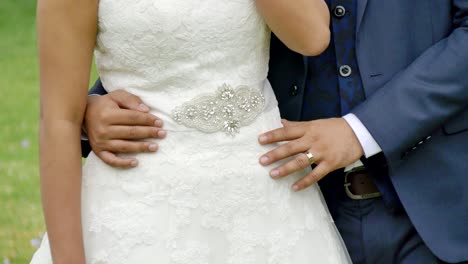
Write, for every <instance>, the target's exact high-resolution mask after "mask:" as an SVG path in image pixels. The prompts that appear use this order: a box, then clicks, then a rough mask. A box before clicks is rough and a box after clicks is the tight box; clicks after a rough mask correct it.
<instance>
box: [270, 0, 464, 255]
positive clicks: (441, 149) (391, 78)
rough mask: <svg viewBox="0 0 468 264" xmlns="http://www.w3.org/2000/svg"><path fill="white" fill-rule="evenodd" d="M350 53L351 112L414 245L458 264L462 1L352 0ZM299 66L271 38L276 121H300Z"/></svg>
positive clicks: (461, 197) (461, 228) (299, 61)
mask: <svg viewBox="0 0 468 264" xmlns="http://www.w3.org/2000/svg"><path fill="white" fill-rule="evenodd" d="M356 53H357V54H356V55H357V58H358V63H359V70H360V73H361V77H362V81H363V86H364V90H365V95H366V100H365V101H364V102H363V103H361V104H360V105H359V106H357V107H356V108H355V109H353V110H352V113H354V114H355V115H356V116H357V117H358V118H359V119H360V120H361V121H362V122H363V124H364V125H365V126H366V128H367V129H368V130H369V132H370V133H371V134H372V135H373V137H374V138H375V140H376V141H377V143H378V144H379V145H380V147H381V148H382V150H383V153H384V155H385V157H386V162H387V168H388V173H389V176H390V178H391V181H392V183H393V185H394V186H395V189H396V191H397V194H398V196H399V198H400V200H401V202H402V204H403V206H404V208H405V209H406V211H407V213H408V215H409V217H410V219H411V221H412V222H413V224H414V225H415V227H416V229H417V231H418V232H419V234H420V235H421V237H422V238H423V240H424V242H425V243H426V244H427V245H428V247H429V248H430V249H431V250H432V251H433V253H434V254H436V255H437V256H438V257H439V258H441V259H442V260H445V261H448V262H459V261H468V0H453V1H447V0H411V1H408V0H391V1H390V0H389V1H385V0H374V1H372V0H360V1H358V12H357V28H356ZM306 67H307V65H306V64H305V63H304V59H303V57H302V56H301V55H299V54H296V53H294V52H292V51H290V50H288V49H287V48H286V47H285V46H284V45H283V44H282V43H281V42H280V41H279V40H278V39H277V38H275V37H273V38H272V43H271V60H270V72H269V80H270V82H271V83H272V86H273V89H274V90H275V93H276V95H277V98H278V102H279V107H280V110H281V114H282V117H283V118H286V119H290V120H300V115H301V108H302V102H303V98H302V96H303V92H304V88H305V79H306ZM383 228H385V227H383Z"/></svg>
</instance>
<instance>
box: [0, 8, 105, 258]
mask: <svg viewBox="0 0 468 264" xmlns="http://www.w3.org/2000/svg"><path fill="white" fill-rule="evenodd" d="M35 9H36V1H34V0H0V100H1V101H0V263H1V264H3V263H12V264H20V263H21V264H22V263H29V260H30V258H31V256H32V254H33V252H34V251H35V248H34V247H32V246H31V243H30V240H31V239H33V238H35V237H37V236H38V235H39V233H41V232H44V230H45V227H44V220H43V216H42V207H41V200H40V190H39V171H38V155H37V153H38V144H37V123H38V122H37V120H38V115H39V85H38V66H37V51H36V25H35V12H36V10H35ZM95 76H96V74H95V72H93V77H92V78H91V79H92V80H93V79H94V78H95Z"/></svg>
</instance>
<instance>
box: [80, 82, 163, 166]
mask: <svg viewBox="0 0 468 264" xmlns="http://www.w3.org/2000/svg"><path fill="white" fill-rule="evenodd" d="M88 94H89V95H99V96H88V103H87V106H86V114H85V120H84V124H83V126H84V128H85V130H86V134H87V136H88V139H87V140H82V141H81V150H82V156H83V157H86V156H87V155H88V154H89V153H90V151H91V150H92V151H93V152H94V153H95V154H96V156H98V157H99V158H100V159H102V160H103V161H104V162H105V163H107V164H109V165H111V166H114V167H121V168H129V167H135V166H136V165H137V164H138V161H137V160H136V159H135V158H122V157H119V156H118V155H117V154H119V153H138V152H155V151H157V149H158V145H157V144H156V143H154V142H147V141H140V140H142V139H147V138H159V139H161V138H164V137H165V135H166V132H165V131H164V130H162V125H163V122H162V120H160V119H159V118H157V117H156V116H154V115H152V114H151V113H149V110H150V109H149V108H148V107H147V106H146V105H145V104H144V103H143V101H142V100H141V99H140V98H139V97H138V96H135V95H133V94H130V93H128V92H126V91H124V90H116V91H112V92H110V93H107V91H106V90H105V88H104V87H103V85H102V83H101V81H100V80H97V81H96V83H95V84H94V86H93V87H92V89H91V90H90V91H89V93H88Z"/></svg>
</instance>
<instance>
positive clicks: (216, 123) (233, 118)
mask: <svg viewBox="0 0 468 264" xmlns="http://www.w3.org/2000/svg"><path fill="white" fill-rule="evenodd" d="M264 104H265V98H264V97H263V95H262V94H261V93H260V92H259V91H256V90H253V89H251V88H250V87H248V86H238V87H236V88H233V87H232V86H230V85H228V84H223V85H221V86H220V87H218V89H217V90H216V92H215V93H213V94H204V95H200V96H198V97H196V98H194V99H192V100H190V101H188V102H186V103H184V104H183V105H181V106H178V107H176V108H174V110H172V113H171V117H172V118H173V119H174V120H175V121H176V122H177V123H179V124H182V125H185V126H187V127H192V128H195V129H198V130H200V131H203V132H207V133H212V132H217V131H223V132H225V133H226V134H228V135H231V136H234V135H235V134H237V133H239V132H240V128H241V127H242V126H245V125H248V124H249V123H251V122H252V121H253V120H254V119H255V117H257V115H258V114H259V113H260V112H262V110H263V106H264Z"/></svg>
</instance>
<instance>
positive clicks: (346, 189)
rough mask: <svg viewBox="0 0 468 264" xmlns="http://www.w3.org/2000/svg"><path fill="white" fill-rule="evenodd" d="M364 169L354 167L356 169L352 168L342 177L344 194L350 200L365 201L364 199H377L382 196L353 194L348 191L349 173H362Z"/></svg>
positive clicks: (349, 184) (377, 193) (378, 194)
mask: <svg viewBox="0 0 468 264" xmlns="http://www.w3.org/2000/svg"><path fill="white" fill-rule="evenodd" d="M365 169H366V168H365V167H364V166H360V167H356V168H353V169H352V170H350V171H348V172H346V174H345V176H344V182H345V183H344V188H345V192H346V195H347V196H348V197H349V198H350V199H352V200H365V199H371V198H377V197H380V196H382V194H381V193H380V192H374V193H366V194H353V193H352V192H351V191H350V190H349V186H351V183H348V182H347V181H348V175H349V174H350V173H353V172H359V171H363V170H365Z"/></svg>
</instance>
